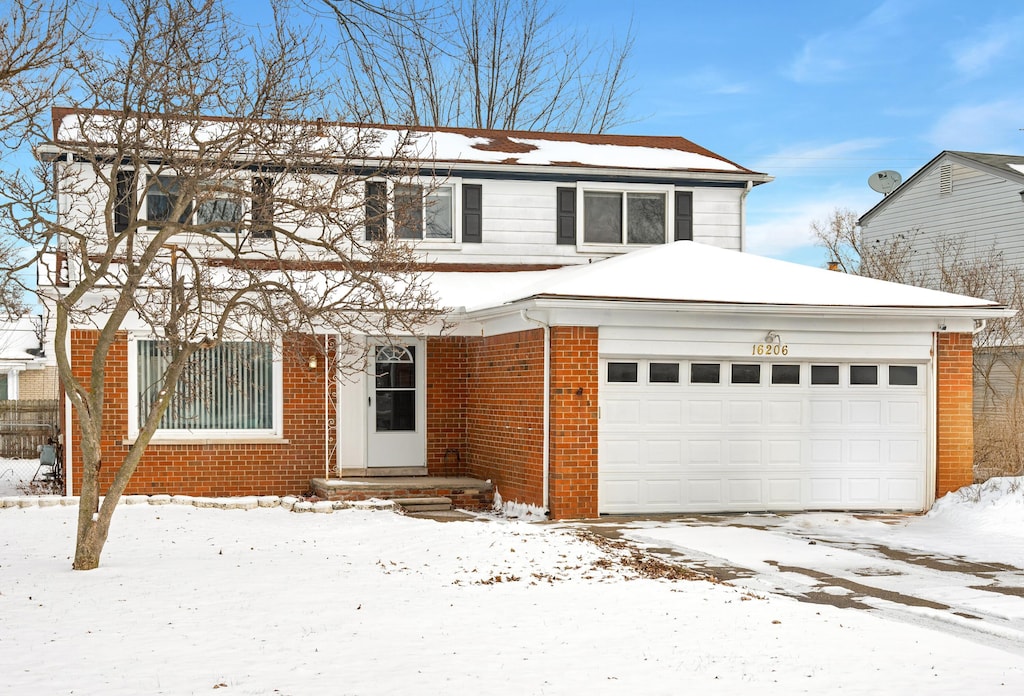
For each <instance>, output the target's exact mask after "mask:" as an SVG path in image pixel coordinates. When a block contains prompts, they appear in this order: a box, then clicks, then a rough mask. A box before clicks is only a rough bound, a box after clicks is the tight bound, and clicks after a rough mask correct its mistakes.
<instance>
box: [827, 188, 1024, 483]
mask: <svg viewBox="0 0 1024 696" xmlns="http://www.w3.org/2000/svg"><path fill="white" fill-rule="evenodd" d="M811 232H812V233H813V235H814V236H815V239H816V240H817V243H818V245H819V246H821V247H823V248H824V249H825V250H826V251H827V252H828V255H829V260H830V261H831V262H834V263H835V264H836V265H837V270H841V271H843V272H846V273H852V274H855V275H863V276H867V277H870V278H877V279H880V280H888V281H892V282H897V283H905V284H908V285H917V286H920V287H926V288H932V289H935V290H942V291H944V292H952V293H957V294H960V295H968V296H970V297H980V298H984V299H987V300H993V301H995V302H998V303H1000V304H1003V305H1005V306H1007V307H1009V308H1011V309H1015V310H1017V314H1016V315H1015V316H1013V317H1009V318H1004V319H994V320H989V321H988V322H986V323H985V324H984V325H983V326H980V327H979V328H978V331H977V333H975V336H974V384H975V433H976V436H977V437H976V443H977V444H976V448H975V472H976V476H978V477H980V478H988V477H989V476H992V475H996V474H1014V475H1019V474H1021V473H1024V439H1022V437H1021V433H1024V270H1022V269H1021V268H1020V267H1018V266H1015V265H1012V264H1010V263H1008V262H1007V261H1006V259H1005V258H1004V256H1003V254H1002V252H1001V251H1000V250H999V249H998V248H996V247H994V246H993V247H992V248H991V249H987V250H982V251H980V252H978V251H971V252H968V250H967V249H965V247H964V240H963V239H962V238H942V239H938V240H931V241H930V242H926V241H925V240H924V237H923V235H922V234H921V232H920V230H918V229H908V230H906V231H905V232H903V233H901V234H898V235H896V236H894V237H891V238H885V239H873V238H870V237H868V238H866V237H865V236H864V234H863V231H862V230H861V228H860V227H859V226H858V225H857V215H856V213H854V212H853V211H852V210H849V209H840V208H837V209H835V210H833V211H832V213H831V214H830V215H829V216H828V218H826V219H825V220H816V221H814V222H812V223H811Z"/></svg>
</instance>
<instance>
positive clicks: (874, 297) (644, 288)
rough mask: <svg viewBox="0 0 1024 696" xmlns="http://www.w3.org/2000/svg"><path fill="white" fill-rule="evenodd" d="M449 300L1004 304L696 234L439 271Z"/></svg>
mask: <svg viewBox="0 0 1024 696" xmlns="http://www.w3.org/2000/svg"><path fill="white" fill-rule="evenodd" d="M430 282H431V285H432V287H433V289H434V291H435V292H436V293H437V295H438V299H439V301H440V303H441V304H442V305H445V306H449V307H455V308H458V309H460V310H462V311H465V312H474V311H481V310H486V309H492V308H496V307H500V306H502V305H508V304H511V303H514V302H518V301H522V300H527V299H534V298H541V297H545V298H564V299H597V300H624V301H641V302H671V303H713V304H730V305H749V306H769V305H770V306H790V307H831V308H879V309H880V308H918V309H969V310H976V311H977V312H978V313H979V314H978V318H982V317H994V316H1003V315H1004V314H1005V310H1003V308H1002V307H1001V305H999V304H997V303H995V302H991V301H989V300H982V299H977V298H973V297H965V296H963V295H954V294H952V293H947V292H939V291H937V290H928V289H926V288H919V287H914V286H910V285H900V284H898V283H889V282H886V281H882V280H874V279H872V278H865V277H862V276H854V275H848V274H845V273H839V272H836V271H827V270H824V269H821V268H814V267H811V266H804V265H801V264H796V263H790V262H787V261H779V260H776V259H769V258H764V257H761V256H755V255H753V254H748V253H744V252H738V251H730V250H726V249H720V248H718V247H713V246H708V245H705V244H699V243H696V242H674V243H672V244H666V245H663V246H656V247H649V248H646V249H641V250H638V251H633V252H629V253H626V254H622V255H620V256H616V257H613V258H610V259H606V260H603V261H597V262H595V263H592V264H585V265H577V266H565V267H563V268H557V269H552V270H547V271H524V272H519V273H489V274H487V277H486V279H485V282H481V278H480V275H479V274H473V273H435V274H433V276H432V278H431V281H430Z"/></svg>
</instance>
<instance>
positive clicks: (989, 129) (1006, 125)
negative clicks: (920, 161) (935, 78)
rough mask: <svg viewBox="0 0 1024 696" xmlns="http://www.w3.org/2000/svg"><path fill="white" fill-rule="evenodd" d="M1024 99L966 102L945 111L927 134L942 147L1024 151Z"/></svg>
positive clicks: (927, 139) (1003, 151)
mask: <svg viewBox="0 0 1024 696" xmlns="http://www.w3.org/2000/svg"><path fill="white" fill-rule="evenodd" d="M1021 128H1024V99H1022V98H1014V99H1004V100H1000V101H994V102H988V103H986V104H965V105H962V106H957V107H955V108H953V109H951V110H949V111H947V112H946V113H945V114H942V115H941V116H940V117H939V118H938V119H937V120H936V122H935V125H934V126H932V128H931V130H930V131H929V132H928V133H927V134H926V136H925V139H926V141H927V142H929V143H931V144H932V145H934V146H935V147H936V148H937V149H938V150H973V151H977V152H998V153H1003V154H1014V153H1019V152H1024V133H1022V132H1021V131H1020V129H1021Z"/></svg>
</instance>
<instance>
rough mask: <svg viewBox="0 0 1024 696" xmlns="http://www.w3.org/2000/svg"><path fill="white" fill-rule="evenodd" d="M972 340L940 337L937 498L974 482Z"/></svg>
mask: <svg viewBox="0 0 1024 696" xmlns="http://www.w3.org/2000/svg"><path fill="white" fill-rule="evenodd" d="M972 339H973V337H972V336H971V334H969V333H941V334H938V355H937V356H936V360H937V361H938V368H939V375H938V385H937V387H936V389H937V396H938V414H937V421H938V424H937V431H938V432H937V438H936V455H937V456H936V475H935V495H936V497H941V496H943V495H945V494H946V493H949V492H950V491H955V490H956V489H958V488H960V487H961V486H967V485H970V484H971V483H973V482H974V418H973V415H974V414H973V389H974V382H973V377H974V365H973V355H974V351H973V341H972Z"/></svg>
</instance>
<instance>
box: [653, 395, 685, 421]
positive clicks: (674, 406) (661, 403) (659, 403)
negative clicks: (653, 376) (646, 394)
mask: <svg viewBox="0 0 1024 696" xmlns="http://www.w3.org/2000/svg"><path fill="white" fill-rule="evenodd" d="M646 423H647V424H648V425H652V426H659V425H660V426H666V425H667V426H671V427H673V428H679V427H680V426H682V424H683V404H682V402H681V401H680V400H679V399H674V400H665V399H658V400H650V401H648V402H647V419H646Z"/></svg>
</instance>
